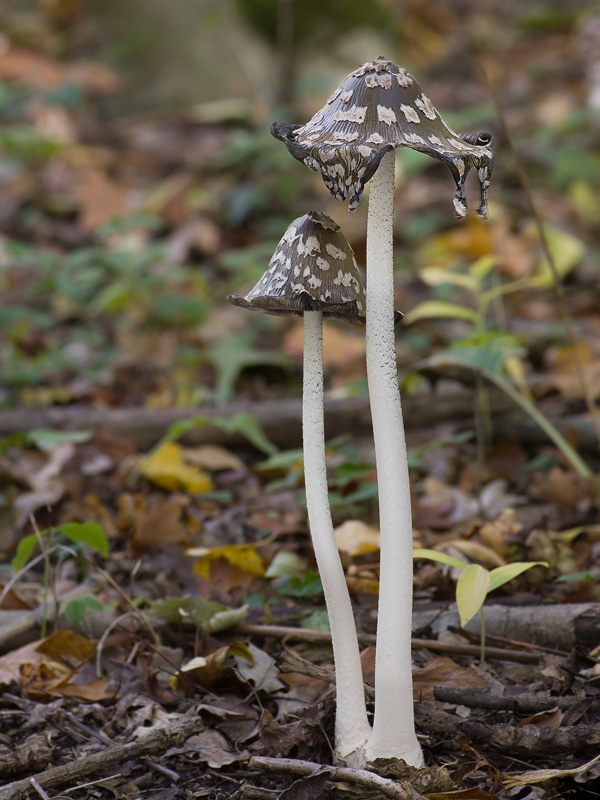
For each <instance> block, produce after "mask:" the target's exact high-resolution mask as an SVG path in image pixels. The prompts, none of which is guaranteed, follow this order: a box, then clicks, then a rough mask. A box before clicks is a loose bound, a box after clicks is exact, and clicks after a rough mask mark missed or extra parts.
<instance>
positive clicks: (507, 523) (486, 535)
mask: <svg viewBox="0 0 600 800" xmlns="http://www.w3.org/2000/svg"><path fill="white" fill-rule="evenodd" d="M522 527H523V526H522V525H521V524H520V523H519V522H517V515H516V513H515V510H514V508H505V509H504V510H503V511H501V512H500V514H499V515H498V517H496V519H494V520H491V521H490V522H485V523H484V524H483V525H482V526H481V527H480V528H479V531H478V533H479V536H480V537H481V539H482V540H483V542H484V544H486V545H487V546H488V547H491V548H492V550H493V551H494V552H495V553H497V554H498V555H499V556H500V557H501V558H503V559H505V558H506V557H507V556H508V555H509V553H510V542H511V540H512V539H513V537H514V536H515V535H516V534H517V533H518V532H519V531H520V530H521V528H522Z"/></svg>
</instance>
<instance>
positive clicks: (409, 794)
mask: <svg viewBox="0 0 600 800" xmlns="http://www.w3.org/2000/svg"><path fill="white" fill-rule="evenodd" d="M249 767H250V769H255V770H257V771H258V772H267V773H271V774H272V773H276V774H281V773H283V774H284V775H297V776H299V777H308V776H315V777H316V776H317V775H323V776H324V777H325V778H326V780H328V781H333V782H334V783H351V784H354V785H355V786H361V787H363V788H364V789H371V790H375V791H378V792H381V794H383V795H384V796H385V797H391V798H394V800H424V798H423V795H422V794H419V792H417V791H416V789H414V788H413V787H412V786H411V785H410V784H409V783H406V782H404V781H393V780H390V779H389V778H382V777H381V776H380V775H377V774H375V773H374V772H368V771H367V770H365V769H351V768H350V767H333V766H323V765H322V764H316V763H315V762H314V761H299V760H295V759H292V758H263V757H259V756H255V757H254V758H251V759H250V763H249Z"/></svg>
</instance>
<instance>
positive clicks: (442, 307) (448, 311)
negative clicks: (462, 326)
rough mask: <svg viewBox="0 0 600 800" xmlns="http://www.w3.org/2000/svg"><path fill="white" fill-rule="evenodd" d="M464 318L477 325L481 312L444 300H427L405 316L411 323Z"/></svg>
mask: <svg viewBox="0 0 600 800" xmlns="http://www.w3.org/2000/svg"><path fill="white" fill-rule="evenodd" d="M440 317H442V318H451V319H464V320H466V321H467V322H472V323H473V324H474V325H477V323H478V322H479V314H478V313H477V311H474V310H473V309H472V308H467V307H466V306H458V305H456V304H455V303H447V302H446V301H444V300H426V301H425V302H424V303H419V304H418V305H416V306H415V307H414V308H413V309H411V310H410V311H409V312H408V314H406V315H405V317H404V324H409V325H410V324H411V323H412V322H416V321H417V320H420V319H439V318H440Z"/></svg>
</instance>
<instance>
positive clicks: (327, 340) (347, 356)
mask: <svg viewBox="0 0 600 800" xmlns="http://www.w3.org/2000/svg"><path fill="white" fill-rule="evenodd" d="M351 327H352V326H346V328H342V327H338V326H336V325H324V326H323V366H324V367H344V366H347V365H348V364H351V363H352V362H354V361H356V360H357V359H359V358H362V357H363V356H364V354H365V338H364V335H363V336H361V335H360V334H359V333H357V332H356V331H352V330H349V328H351ZM283 347H284V350H285V352H286V353H289V355H292V356H295V357H296V358H302V353H303V351H304V323H303V322H296V323H294V325H293V326H292V328H291V329H290V330H289V331H288V333H287V334H286V335H285V337H284V339H283Z"/></svg>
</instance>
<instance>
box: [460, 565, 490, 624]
mask: <svg viewBox="0 0 600 800" xmlns="http://www.w3.org/2000/svg"><path fill="white" fill-rule="evenodd" d="M489 585H490V573H489V572H488V571H487V569H485V568H484V567H480V566H479V564H470V565H469V566H468V567H467V568H466V569H465V570H464V572H461V575H460V578H459V579H458V583H457V584H456V605H457V606H458V613H459V614H460V624H461V625H462V626H463V627H464V626H465V625H466V624H467V622H468V621H469V620H470V619H471V618H472V617H474V616H475V614H476V613H477V612H478V611H479V609H480V608H481V606H482V605H483V601H484V600H485V597H486V595H487V593H488V588H489Z"/></svg>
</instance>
